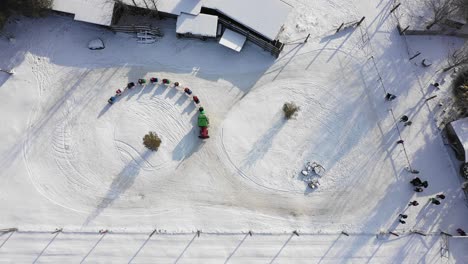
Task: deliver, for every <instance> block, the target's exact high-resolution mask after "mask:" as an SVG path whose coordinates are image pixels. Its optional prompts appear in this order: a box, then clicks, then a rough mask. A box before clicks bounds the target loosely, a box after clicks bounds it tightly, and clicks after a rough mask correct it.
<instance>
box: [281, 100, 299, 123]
mask: <svg viewBox="0 0 468 264" xmlns="http://www.w3.org/2000/svg"><path fill="white" fill-rule="evenodd" d="M299 109H300V107H299V106H297V105H296V104H295V103H293V102H286V103H284V105H283V112H284V116H285V117H286V118H287V119H291V118H293V117H295V116H296V115H297V111H299Z"/></svg>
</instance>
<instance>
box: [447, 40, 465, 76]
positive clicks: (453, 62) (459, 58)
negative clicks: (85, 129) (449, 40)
mask: <svg viewBox="0 0 468 264" xmlns="http://www.w3.org/2000/svg"><path fill="white" fill-rule="evenodd" d="M466 64H468V44H465V45H464V46H463V47H461V48H460V49H458V50H456V51H454V52H452V53H451V54H450V55H449V57H448V66H447V67H445V68H444V69H443V71H444V72H446V71H449V70H451V69H453V68H455V67H458V66H462V65H466Z"/></svg>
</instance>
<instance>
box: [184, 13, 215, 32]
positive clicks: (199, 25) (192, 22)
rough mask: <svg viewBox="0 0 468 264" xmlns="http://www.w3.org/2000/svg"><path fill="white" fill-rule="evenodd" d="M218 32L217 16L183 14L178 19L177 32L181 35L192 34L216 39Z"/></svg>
mask: <svg viewBox="0 0 468 264" xmlns="http://www.w3.org/2000/svg"><path fill="white" fill-rule="evenodd" d="M217 30H218V17H217V16H212V15H205V14H199V15H191V14H186V13H181V14H180V15H179V17H178V18H177V25H176V32H177V33H179V34H185V33H191V34H193V35H198V36H206V37H216V32H217Z"/></svg>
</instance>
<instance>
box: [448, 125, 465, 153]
mask: <svg viewBox="0 0 468 264" xmlns="http://www.w3.org/2000/svg"><path fill="white" fill-rule="evenodd" d="M447 135H448V138H449V142H450V145H451V146H452V148H453V150H454V151H455V154H456V156H457V159H459V160H461V161H463V162H468V161H467V157H468V117H465V118H462V119H459V120H456V121H453V122H451V123H450V124H448V125H447Z"/></svg>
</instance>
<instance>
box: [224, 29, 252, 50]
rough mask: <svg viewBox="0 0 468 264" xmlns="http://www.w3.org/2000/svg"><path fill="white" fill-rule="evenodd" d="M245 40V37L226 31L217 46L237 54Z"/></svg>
mask: <svg viewBox="0 0 468 264" xmlns="http://www.w3.org/2000/svg"><path fill="white" fill-rule="evenodd" d="M246 39H247V37H246V36H244V35H241V34H239V33H236V32H234V31H232V30H229V29H226V30H225V31H224V34H223V36H222V37H221V39H220V40H219V44H221V45H223V46H226V47H228V48H230V49H233V50H235V51H237V52H239V51H241V49H242V47H243V46H244V43H245V41H246Z"/></svg>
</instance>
